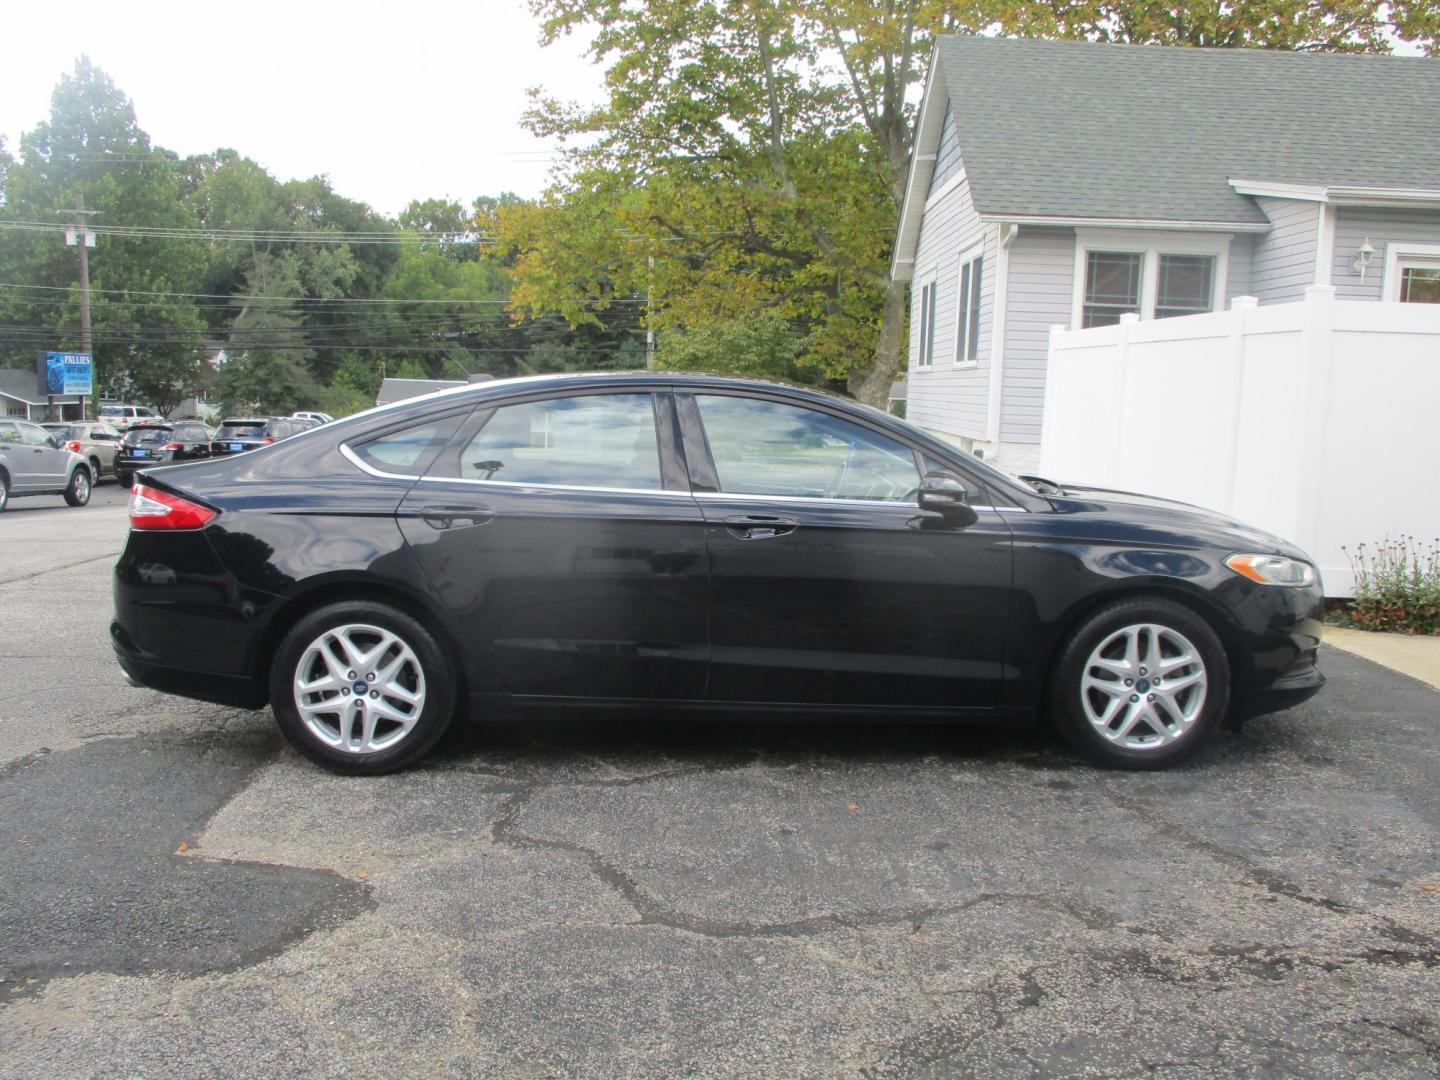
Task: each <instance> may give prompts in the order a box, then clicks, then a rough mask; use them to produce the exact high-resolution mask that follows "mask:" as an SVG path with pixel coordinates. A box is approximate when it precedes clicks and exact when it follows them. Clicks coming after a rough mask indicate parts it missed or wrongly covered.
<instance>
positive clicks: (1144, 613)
mask: <svg viewBox="0 0 1440 1080" xmlns="http://www.w3.org/2000/svg"><path fill="white" fill-rule="evenodd" d="M1229 703H1230V664H1229V661H1228V659H1227V657H1226V655H1225V648H1224V646H1223V645H1222V644H1221V641H1220V638H1219V637H1218V636H1217V635H1216V633H1215V631H1214V630H1213V629H1212V628H1211V627H1210V624H1209V623H1207V622H1206V621H1205V620H1204V619H1203V618H1201V617H1200V616H1199V615H1197V614H1196V613H1195V612H1194V611H1192V610H1190V609H1189V608H1187V607H1185V606H1183V605H1181V604H1177V603H1175V602H1173V601H1170V600H1165V599H1161V598H1159V597H1155V598H1136V599H1131V600H1122V601H1119V602H1117V603H1114V604H1111V605H1109V606H1107V607H1105V608H1102V609H1101V610H1100V611H1097V612H1095V613H1094V614H1093V615H1091V616H1090V617H1089V618H1087V619H1086V620H1085V621H1084V622H1083V623H1082V624H1081V625H1080V626H1079V628H1078V629H1076V631H1075V632H1074V633H1073V634H1072V635H1071V636H1070V638H1069V639H1068V640H1067V641H1066V643H1065V645H1064V646H1063V647H1062V648H1061V650H1060V654H1059V661H1058V663H1057V665H1056V668H1055V672H1054V676H1053V681H1052V684H1051V692H1050V711H1051V718H1052V720H1053V721H1054V723H1055V726H1056V728H1057V730H1058V731H1059V732H1060V734H1061V736H1062V737H1063V738H1064V739H1065V740H1066V741H1067V742H1068V743H1070V745H1071V746H1073V747H1074V748H1075V749H1076V750H1078V751H1080V752H1081V753H1082V754H1084V755H1085V756H1086V757H1089V758H1090V759H1091V760H1093V761H1096V762H1098V763H1099V764H1102V765H1108V766H1111V767H1112V768H1120V769H1163V768H1166V767H1167V766H1170V765H1174V764H1177V763H1178V762H1180V761H1183V760H1184V759H1186V758H1188V757H1190V756H1191V755H1192V754H1194V753H1195V752H1196V751H1197V750H1199V749H1200V747H1201V746H1202V745H1203V744H1204V742H1205V741H1206V739H1208V738H1209V737H1210V735H1211V733H1212V732H1213V731H1214V730H1215V729H1216V728H1217V727H1219V725H1220V722H1221V720H1222V719H1223V718H1224V715H1225V711H1226V709H1227V708H1228V707H1229Z"/></svg>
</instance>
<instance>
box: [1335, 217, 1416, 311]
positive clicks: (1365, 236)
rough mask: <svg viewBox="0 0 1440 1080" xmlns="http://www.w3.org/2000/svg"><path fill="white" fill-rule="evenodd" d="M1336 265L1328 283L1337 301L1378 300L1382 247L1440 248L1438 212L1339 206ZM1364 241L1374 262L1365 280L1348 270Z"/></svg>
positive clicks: (1381, 283) (1382, 267)
mask: <svg viewBox="0 0 1440 1080" xmlns="http://www.w3.org/2000/svg"><path fill="white" fill-rule="evenodd" d="M1335 213H1336V218H1335V261H1334V264H1333V266H1332V267H1331V269H1330V281H1331V284H1333V285H1334V286H1335V296H1336V298H1337V299H1340V300H1379V299H1380V298H1381V296H1382V295H1383V294H1382V292H1381V289H1382V287H1383V285H1384V279H1385V246H1386V245H1387V244H1391V243H1395V242H1397V241H1408V242H1410V243H1416V244H1440V210H1429V211H1426V210H1382V209H1378V208H1370V207H1351V206H1341V207H1338V208H1337V209H1336V211H1335ZM1366 240H1369V241H1370V246H1371V247H1373V248H1374V249H1375V258H1374V259H1373V260H1371V262H1370V266H1369V267H1368V268H1367V269H1366V271H1365V280H1364V281H1361V280H1360V273H1359V271H1357V270H1354V269H1352V268H1351V264H1352V263H1354V261H1355V252H1357V251H1358V250H1360V245H1361V244H1363V243H1364V242H1365V241H1366Z"/></svg>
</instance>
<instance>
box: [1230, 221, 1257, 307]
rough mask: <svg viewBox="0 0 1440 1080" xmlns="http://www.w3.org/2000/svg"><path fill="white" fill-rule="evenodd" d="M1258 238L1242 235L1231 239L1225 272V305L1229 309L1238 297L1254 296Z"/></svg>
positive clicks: (1246, 234)
mask: <svg viewBox="0 0 1440 1080" xmlns="http://www.w3.org/2000/svg"><path fill="white" fill-rule="evenodd" d="M1255 242H1256V238H1255V237H1254V236H1252V235H1250V234H1248V233H1240V234H1238V235H1236V236H1234V237H1232V238H1231V239H1230V258H1229V261H1228V266H1227V269H1226V272H1225V303H1224V305H1223V306H1224V307H1227V308H1228V307H1229V306H1230V304H1231V302H1232V301H1233V300H1234V299H1235V297H1237V296H1254V295H1255V294H1254V293H1253V292H1251V291H1250V290H1251V289H1252V288H1253V277H1254V272H1253V271H1254V265H1255Z"/></svg>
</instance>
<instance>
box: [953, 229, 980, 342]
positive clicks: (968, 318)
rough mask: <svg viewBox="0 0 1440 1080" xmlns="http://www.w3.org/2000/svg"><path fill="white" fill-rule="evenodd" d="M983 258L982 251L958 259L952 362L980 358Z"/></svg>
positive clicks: (975, 251)
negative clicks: (953, 354)
mask: <svg viewBox="0 0 1440 1080" xmlns="http://www.w3.org/2000/svg"><path fill="white" fill-rule="evenodd" d="M984 262H985V258H984V255H983V254H982V249H981V248H976V249H975V250H974V251H973V252H967V253H966V254H965V255H962V256H961V257H960V291H959V294H958V300H957V302H956V305H955V363H957V364H974V363H977V362H978V361H979V359H980V272H981V269H982V267H983V265H984Z"/></svg>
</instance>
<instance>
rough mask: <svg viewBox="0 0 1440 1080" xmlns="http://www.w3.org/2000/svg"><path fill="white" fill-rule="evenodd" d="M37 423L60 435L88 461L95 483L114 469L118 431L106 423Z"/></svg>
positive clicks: (59, 436)
mask: <svg viewBox="0 0 1440 1080" xmlns="http://www.w3.org/2000/svg"><path fill="white" fill-rule="evenodd" d="M40 426H41V427H43V428H44V429H45V430H46V431H48V432H49V433H50V434H51V435H54V436H55V438H57V439H59V440H60V442H61V443H62V444H64V446H65V449H67V450H70V451H72V452H74V453H76V454H79V455H80V456H81V457H83V458H84V459H85V460H86V461H88V462H89V463H90V476H91V479H92V480H93V481H94V482H95V483H97V484H98V483H99V482H100V480H101V478H102V477H103V476H104V475H105V474H106V473H110V474H112V475H113V474H114V473H115V451H116V450H117V449H118V448H119V445H120V432H118V431H116V430H115V429H114V428H112V427H110V426H109V425H108V424H97V423H95V422H94V421H81V422H77V423H58V422H57V423H49V424H41V425H40Z"/></svg>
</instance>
